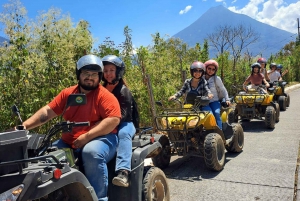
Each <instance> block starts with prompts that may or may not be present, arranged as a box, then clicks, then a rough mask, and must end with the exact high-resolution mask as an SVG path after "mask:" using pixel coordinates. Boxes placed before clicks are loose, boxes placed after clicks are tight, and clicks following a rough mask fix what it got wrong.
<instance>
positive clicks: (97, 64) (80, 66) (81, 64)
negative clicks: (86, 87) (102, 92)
mask: <svg viewBox="0 0 300 201" xmlns="http://www.w3.org/2000/svg"><path fill="white" fill-rule="evenodd" d="M81 70H89V71H95V72H98V74H99V82H100V81H101V78H102V74H103V64H102V61H101V59H100V58H99V57H97V56H95V55H92V54H89V55H85V56H83V57H81V58H80V59H79V60H78V61H77V64H76V77H77V80H79V76H80V73H81Z"/></svg>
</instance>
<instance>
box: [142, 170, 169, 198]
mask: <svg viewBox="0 0 300 201" xmlns="http://www.w3.org/2000/svg"><path fill="white" fill-rule="evenodd" d="M152 200H157V201H169V200H170V191H169V186H168V183H167V178H166V175H165V174H164V172H163V171H162V170H161V169H159V168H157V167H151V168H150V169H149V170H148V171H147V173H146V175H145V177H144V179H143V201H152Z"/></svg>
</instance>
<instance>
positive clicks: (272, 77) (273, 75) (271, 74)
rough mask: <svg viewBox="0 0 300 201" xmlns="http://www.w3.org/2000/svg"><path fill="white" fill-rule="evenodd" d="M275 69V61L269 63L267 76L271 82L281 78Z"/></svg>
mask: <svg viewBox="0 0 300 201" xmlns="http://www.w3.org/2000/svg"><path fill="white" fill-rule="evenodd" d="M276 69H277V65H276V63H271V64H270V70H268V76H269V78H270V83H272V84H273V83H274V82H278V81H281V80H282V78H281V75H280V73H279V72H278V71H277V70H276Z"/></svg>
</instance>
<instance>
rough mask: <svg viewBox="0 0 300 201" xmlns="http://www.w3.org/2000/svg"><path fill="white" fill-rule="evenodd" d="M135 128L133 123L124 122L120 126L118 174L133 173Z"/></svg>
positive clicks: (117, 160)
mask: <svg viewBox="0 0 300 201" xmlns="http://www.w3.org/2000/svg"><path fill="white" fill-rule="evenodd" d="M134 134H135V127H134V125H133V123H132V122H122V123H120V125H119V132H118V138H119V146H118V149H117V159H116V172H117V171H118V170H128V171H129V172H130V171H131V156H132V137H133V136H134Z"/></svg>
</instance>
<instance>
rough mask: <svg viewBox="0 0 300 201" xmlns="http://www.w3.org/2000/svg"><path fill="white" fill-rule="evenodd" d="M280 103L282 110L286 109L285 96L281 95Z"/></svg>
mask: <svg viewBox="0 0 300 201" xmlns="http://www.w3.org/2000/svg"><path fill="white" fill-rule="evenodd" d="M278 103H279V107H280V110H281V111H285V110H286V99H285V96H279V98H278Z"/></svg>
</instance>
